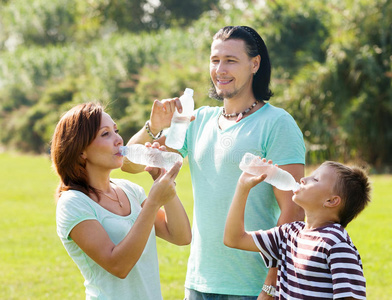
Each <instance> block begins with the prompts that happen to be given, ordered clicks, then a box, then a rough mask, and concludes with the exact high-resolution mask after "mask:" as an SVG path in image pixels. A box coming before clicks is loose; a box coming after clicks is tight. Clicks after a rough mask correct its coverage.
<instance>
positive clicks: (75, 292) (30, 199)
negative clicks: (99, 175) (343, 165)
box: [0, 153, 392, 300]
mask: <svg viewBox="0 0 392 300" xmlns="http://www.w3.org/2000/svg"><path fill="white" fill-rule="evenodd" d="M0 166H1V170H0V182H1V188H0V229H1V239H0V299H84V298H85V295H84V287H83V278H82V276H81V275H80V272H79V270H78V269H77V267H76V265H75V264H74V263H73V261H72V260H71V259H70V257H69V256H68V254H67V253H66V251H65V250H64V248H63V246H62V244H61V243H60V240H59V239H58V237H57V235H56V228H55V203H54V200H53V194H54V190H55V188H56V186H57V182H58V179H57V177H56V175H55V174H54V172H53V171H52V170H51V167H50V161H49V158H48V157H46V156H39V157H36V156H35V157H34V156H27V155H22V156H20V155H10V154H4V153H3V154H0ZM112 175H113V177H122V178H127V179H129V180H131V181H134V182H136V183H138V184H140V185H142V186H143V187H144V188H145V190H146V192H148V190H149V188H150V186H151V184H152V180H151V179H150V178H149V175H148V174H138V175H130V174H126V173H123V172H121V171H115V172H113V174H112ZM372 180H373V182H374V192H373V202H372V204H371V205H370V207H369V208H367V209H366V210H365V211H364V212H363V213H362V214H361V215H360V216H359V217H358V219H356V220H354V221H353V223H352V224H350V225H349V227H348V231H349V233H350V235H351V237H352V239H353V241H354V243H355V245H356V246H357V248H358V250H359V251H360V253H361V256H362V260H363V264H364V271H365V276H366V279H367V286H368V299H390V295H391V294H392V272H391V271H390V270H391V269H392V262H391V260H390V257H389V256H390V253H391V252H392V251H391V250H392V249H391V246H392V231H391V229H390V222H389V221H390V219H391V216H390V214H391V211H392V193H391V189H392V176H386V175H384V176H372ZM176 181H177V190H178V194H179V196H180V198H181V199H182V200H183V202H184V206H185V208H186V211H187V212H188V214H189V216H190V217H191V216H192V190H191V184H190V175H189V169H188V166H187V165H186V164H185V165H184V167H183V168H182V170H181V172H180V175H179V176H178V178H177V180H176ZM158 252H159V261H160V274H161V284H162V292H163V296H164V299H165V300H175V299H183V296H184V293H183V289H184V288H183V284H184V278H185V272H186V264H187V257H188V254H189V246H187V247H177V246H173V245H169V244H168V243H166V242H164V241H162V240H159V239H158Z"/></svg>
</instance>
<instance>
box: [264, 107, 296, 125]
mask: <svg viewBox="0 0 392 300" xmlns="http://www.w3.org/2000/svg"><path fill="white" fill-rule="evenodd" d="M264 111H265V113H266V115H267V117H268V118H270V119H271V120H275V121H276V122H278V121H279V122H281V121H282V120H283V121H284V120H287V121H289V122H293V121H294V118H293V117H292V116H291V115H290V114H289V113H288V112H287V111H286V110H284V109H283V108H280V107H276V106H273V105H272V104H270V103H266V104H265V105H264ZM294 122H295V121H294Z"/></svg>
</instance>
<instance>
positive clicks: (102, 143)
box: [82, 112, 123, 173]
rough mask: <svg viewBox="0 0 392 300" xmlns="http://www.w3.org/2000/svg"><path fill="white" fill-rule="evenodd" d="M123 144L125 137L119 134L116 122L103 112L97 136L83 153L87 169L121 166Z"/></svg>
mask: <svg viewBox="0 0 392 300" xmlns="http://www.w3.org/2000/svg"><path fill="white" fill-rule="evenodd" d="M122 145H123V139H122V137H121V136H120V135H119V134H118V129H117V125H116V123H114V121H113V120H112V118H111V117H110V116H109V115H108V114H107V113H105V112H103V113H102V118H101V126H100V128H99V130H98V133H97V136H96V137H95V139H94V140H93V141H92V143H91V144H90V145H89V146H87V148H86V149H85V150H84V151H83V153H82V156H83V158H84V159H85V160H86V169H87V171H88V172H89V173H90V172H94V171H95V170H96V171H99V170H103V171H107V170H113V169H117V168H120V167H121V165H122V162H123V156H122V155H121V153H120V150H119V147H120V146H122Z"/></svg>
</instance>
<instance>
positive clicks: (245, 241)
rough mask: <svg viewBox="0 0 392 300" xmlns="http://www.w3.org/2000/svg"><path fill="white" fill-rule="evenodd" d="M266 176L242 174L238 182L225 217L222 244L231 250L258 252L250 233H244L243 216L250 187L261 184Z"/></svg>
mask: <svg viewBox="0 0 392 300" xmlns="http://www.w3.org/2000/svg"><path fill="white" fill-rule="evenodd" d="M265 177H266V175H264V174H263V175H260V176H253V175H250V174H248V173H245V172H243V173H242V174H241V176H240V178H239V180H238V183H237V188H236V190H235V193H234V197H233V201H232V203H231V206H230V209H229V213H228V215H227V220H226V226H225V233H224V237H223V243H224V244H225V245H226V246H228V247H231V248H236V249H241V250H248V251H255V252H259V251H260V250H259V248H257V246H256V244H255V243H254V241H253V237H252V235H251V233H250V232H246V231H245V226H244V214H245V206H246V200H247V198H248V195H249V192H250V190H251V188H252V187H254V186H255V185H257V184H258V183H260V182H262V181H263V180H264V179H265Z"/></svg>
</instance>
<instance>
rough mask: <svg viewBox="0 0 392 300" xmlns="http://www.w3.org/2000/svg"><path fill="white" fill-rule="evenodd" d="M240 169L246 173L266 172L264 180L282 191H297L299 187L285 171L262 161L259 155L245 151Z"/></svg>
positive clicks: (257, 174) (258, 173) (259, 173)
mask: <svg viewBox="0 0 392 300" xmlns="http://www.w3.org/2000/svg"><path fill="white" fill-rule="evenodd" d="M240 169H241V170H242V171H244V172H246V173H249V174H252V175H256V176H259V175H261V174H267V177H266V178H265V179H264V181H265V182H267V183H269V184H271V185H273V186H275V187H276V188H278V189H280V190H282V191H293V192H295V191H297V190H298V189H299V187H300V185H299V183H298V182H296V181H295V179H294V177H293V176H292V175H291V174H290V173H289V172H287V171H285V170H282V169H281V168H279V167H277V166H275V165H273V164H269V163H268V162H265V161H263V160H262V159H261V158H260V157H259V156H256V155H253V154H251V153H245V155H244V156H243V157H242V160H241V162H240Z"/></svg>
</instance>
